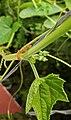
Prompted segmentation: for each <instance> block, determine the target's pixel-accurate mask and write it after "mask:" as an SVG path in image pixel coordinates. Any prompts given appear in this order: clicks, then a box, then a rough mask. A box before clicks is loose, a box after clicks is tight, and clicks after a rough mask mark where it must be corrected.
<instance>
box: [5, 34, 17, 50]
mask: <svg viewBox="0 0 71 120" xmlns="http://www.w3.org/2000/svg"><path fill="white" fill-rule="evenodd" d="M14 35H15V33H12V35H11V38H10V40H9V43H8V44H7V46H6V47H5V49H8V48H9V47H10V45H11V43H12V41H13V38H14Z"/></svg>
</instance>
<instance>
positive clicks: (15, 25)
mask: <svg viewBox="0 0 71 120" xmlns="http://www.w3.org/2000/svg"><path fill="white" fill-rule="evenodd" d="M20 27H21V23H19V22H15V23H14V24H13V26H12V31H13V32H14V33H15V32H17V31H18V29H19V28H20Z"/></svg>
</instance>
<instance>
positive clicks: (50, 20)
mask: <svg viewBox="0 0 71 120" xmlns="http://www.w3.org/2000/svg"><path fill="white" fill-rule="evenodd" d="M65 7H68V9H69V10H70V9H71V6H70V1H68V0H63V1H60V0H57V1H56V0H31V1H28V0H12V1H11V0H1V2H0V11H1V12H0V15H1V17H0V45H1V46H0V55H1V57H2V60H1V67H2V68H3V61H4V67H5V68H6V71H5V73H4V74H3V75H2V73H3V72H4V70H3V71H1V76H0V77H1V78H0V79H2V78H3V77H4V76H5V75H6V73H7V72H8V70H9V69H10V67H11V65H12V63H11V64H10V65H9V62H8V64H7V65H6V64H5V62H6V61H12V62H14V61H15V60H18V58H17V53H15V52H16V51H17V50H18V49H21V50H24V49H25V48H26V49H27V51H26V52H25V53H23V52H21V51H20V52H21V53H22V55H20V54H19V57H23V59H24V60H26V61H28V62H29V63H30V65H31V68H32V70H33V73H34V76H35V80H34V77H33V75H32V71H31V69H30V67H27V65H28V63H27V62H24V67H23V68H22V69H23V71H24V72H25V71H27V72H25V73H24V72H23V73H24V80H23V85H24V88H23V87H22V89H21V90H20V91H19V94H17V95H16V97H17V99H18V98H19V97H20V96H21V97H20V98H21V101H22V102H21V104H22V106H25V105H23V103H24V104H25V101H26V95H27V89H29V87H30V85H31V87H30V89H29V92H28V96H27V102H26V113H28V112H29V110H30V109H31V108H32V107H33V109H34V111H35V112H36V116H37V119H38V120H49V119H50V113H51V110H52V108H53V106H54V104H55V103H56V101H58V100H60V101H66V102H68V98H67V95H66V93H65V91H64V87H63V84H64V82H65V81H64V80H63V79H61V78H60V77H59V75H57V74H56V73H57V69H59V70H60V68H62V66H61V65H62V64H60V62H62V63H64V64H65V65H68V66H69V67H71V65H69V64H68V63H66V62H64V61H63V60H60V59H59V58H56V57H53V56H52V55H51V54H54V55H56V56H57V57H60V58H61V59H64V60H66V61H68V62H69V63H71V62H70V60H69V56H70V57H71V54H70V53H71V52H70V51H71V50H70V46H69V45H70V41H69V40H70V38H71V30H69V29H70V28H71V27H70V25H71V23H70V25H69V24H68V22H67V23H65V21H64V23H65V24H64V26H63V24H62V27H60V29H61V30H62V31H60V29H59V28H57V29H56V30H57V31H58V33H57V34H56V33H55V32H54V29H53V26H54V27H55V24H56V23H57V22H58V20H59V14H60V12H61V11H62V10H63V14H65V13H66V12H67V10H68V9H66V10H64V8H65ZM60 17H61V16H60ZM66 25H67V26H69V27H68V28H67V26H66ZM49 28H52V31H53V32H50V33H49V34H48V35H47V36H46V37H45V38H44V39H43V40H42V41H40V42H38V43H37V44H36V45H34V42H33V41H32V39H34V38H36V40H35V39H34V40H35V41H37V40H38V38H37V37H36V36H37V35H40V34H41V35H40V36H43V34H42V33H43V32H45V31H46V30H49ZM63 29H64V30H63ZM68 30H69V31H68ZM59 31H60V33H59ZM67 31H68V32H67ZM64 33H65V34H64ZM63 34H64V35H63ZM61 35H62V36H61ZM40 36H38V37H39V38H40ZM59 37H60V38H59ZM50 38H51V39H50ZM47 39H48V41H47ZM56 39H58V40H57V41H55V40H56ZM54 41H55V42H54ZM29 42H31V43H32V46H33V47H32V48H29V47H26V44H27V43H29ZM52 42H54V43H53V44H51V43H52ZM66 43H67V45H66ZM49 44H51V45H49ZM27 45H28V44H27ZM48 45H49V46H48ZM24 46H25V47H24ZM28 46H29V45H28ZM45 47H46V50H47V51H49V52H46V51H43V52H42V51H40V50H42V49H43V48H45ZM65 50H66V51H65ZM37 52H39V53H37ZM11 53H12V54H11ZM13 53H14V54H13ZM49 53H51V54H49ZM47 56H48V57H51V58H53V59H55V60H57V62H56V63H54V61H52V60H51V59H49V58H47ZM64 56H66V57H65V58H64ZM13 60H14V61H13ZM43 61H44V62H45V63H43ZM38 63H39V64H38ZM34 64H36V66H38V67H36V68H37V70H38V71H39V75H38V72H37V70H36V68H35V65H34ZM43 64H44V65H43ZM46 64H48V65H46ZM52 64H55V65H54V66H56V68H55V71H54V66H53V67H51V65H52ZM8 65H9V67H8ZM28 66H29V65H28ZM42 67H43V68H42ZM47 67H49V68H48V71H47ZM5 68H4V69H5ZM50 68H51V70H50ZM49 70H50V71H49ZM41 71H44V72H41ZM52 72H53V73H55V74H48V73H52ZM62 72H63V71H62ZM20 74H21V71H20ZM58 74H62V73H59V71H58ZM39 76H42V77H39ZM43 76H44V77H43ZM61 77H62V76H61ZM15 78H16V76H15ZM15 78H14V79H15ZM29 78H30V80H29ZM11 79H12V81H10V83H8V82H7V81H6V84H14V85H16V86H17V85H19V79H20V78H19V77H18V73H17V79H18V81H15V82H13V78H11ZM11 79H10V80H11ZM21 79H22V77H21ZM16 82H17V83H16ZM16 86H14V88H13V89H14V92H15V90H16V88H15V87H16ZM23 89H24V91H23ZM67 93H68V92H67ZM22 94H23V95H22ZM24 99H25V100H24ZM18 101H19V100H18ZM17 118H18V117H17ZM17 118H16V117H15V119H17ZM6 119H7V117H6Z"/></svg>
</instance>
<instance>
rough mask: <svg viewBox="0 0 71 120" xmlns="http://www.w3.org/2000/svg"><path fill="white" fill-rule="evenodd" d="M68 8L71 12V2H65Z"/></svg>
mask: <svg viewBox="0 0 71 120" xmlns="http://www.w3.org/2000/svg"><path fill="white" fill-rule="evenodd" d="M64 1H65V4H66V6H67V7H68V8H69V9H70V10H71V0H64Z"/></svg>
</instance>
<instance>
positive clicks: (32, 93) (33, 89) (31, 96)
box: [26, 78, 44, 113]
mask: <svg viewBox="0 0 71 120" xmlns="http://www.w3.org/2000/svg"><path fill="white" fill-rule="evenodd" d="M43 81H44V80H43V79H42V81H41V79H40V78H39V79H36V80H34V82H33V83H32V84H31V87H30V90H29V94H28V97H27V103H26V113H28V112H29V110H30V109H31V107H32V104H33V100H34V96H35V94H36V93H37V91H38V89H39V85H40V84H41V83H42V82H43Z"/></svg>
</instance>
